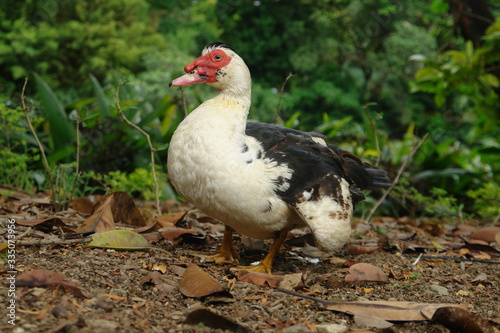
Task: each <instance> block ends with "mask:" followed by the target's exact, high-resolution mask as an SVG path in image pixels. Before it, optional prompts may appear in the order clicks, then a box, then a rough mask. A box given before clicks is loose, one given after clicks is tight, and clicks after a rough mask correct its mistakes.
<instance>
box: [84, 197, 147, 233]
mask: <svg viewBox="0 0 500 333" xmlns="http://www.w3.org/2000/svg"><path fill="white" fill-rule="evenodd" d="M115 222H120V223H124V224H130V225H134V226H144V225H146V222H145V221H144V218H143V217H142V215H141V213H140V212H139V209H137V207H136V206H135V204H134V201H133V200H132V199H131V198H130V197H129V195H128V194H127V193H125V192H115V193H110V194H108V195H106V196H104V197H103V198H102V200H101V201H100V202H99V204H98V205H97V206H96V208H95V210H94V212H93V213H92V215H91V216H90V217H89V218H87V219H86V220H85V221H84V222H83V224H82V225H81V226H80V227H79V228H78V229H77V231H78V232H96V233H97V232H103V231H109V230H114V229H116V226H115Z"/></svg>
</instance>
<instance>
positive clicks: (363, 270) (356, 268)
mask: <svg viewBox="0 0 500 333" xmlns="http://www.w3.org/2000/svg"><path fill="white" fill-rule="evenodd" d="M349 273H350V274H349V275H347V276H346V277H345V282H347V283H350V284H357V283H360V282H363V281H374V282H387V281H388V280H389V278H388V277H387V274H385V273H384V272H383V271H382V270H381V269H380V268H378V267H377V266H373V265H371V264H365V263H359V264H356V265H353V266H351V267H350V268H349Z"/></svg>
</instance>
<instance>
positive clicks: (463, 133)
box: [0, 0, 500, 219]
mask: <svg viewBox="0 0 500 333" xmlns="http://www.w3.org/2000/svg"><path fill="white" fill-rule="evenodd" d="M490 4H491V8H492V10H493V11H494V10H496V11H497V14H498V11H499V7H498V5H495V4H494V2H490ZM499 22H500V20H498V21H497V22H496V23H495V24H494V25H492V26H491V27H490V28H489V30H488V33H487V35H486V36H485V37H484V43H483V44H482V46H481V47H478V48H473V47H472V46H471V45H468V44H467V43H466V42H464V40H463V39H462V38H461V37H459V36H458V35H457V34H456V33H454V31H453V25H454V21H453V18H452V16H451V15H450V14H449V6H448V2H447V1H446V0H432V1H430V2H429V1H424V0H417V1H412V2H408V1H407V2H401V3H398V4H395V3H394V2H393V1H388V0H383V1H376V0H354V1H336V0H326V1H324V0H307V1H305V0H293V1H291V2H282V1H281V2H280V1H240V2H231V1H229V2H228V1H224V0H221V1H214V0H201V1H194V2H193V1H190V0H180V1H174V2H173V1H152V0H149V1H148V0H126V1H119V0H111V1H104V0H91V1H83V2H82V1H77V0H68V1H62V2H61V1H59V2H57V1H56V2H50V3H47V2H44V1H38V0H27V1H21V2H13V1H12V0H7V1H4V2H2V3H1V4H0V97H1V101H2V103H1V104H0V116H1V118H0V121H1V122H0V127H1V128H0V154H1V157H2V159H1V161H0V163H1V164H0V177H1V178H0V182H2V183H4V184H9V185H10V186H13V187H19V188H20V189H28V190H30V191H31V190H32V191H35V190H46V189H48V185H47V180H46V178H47V177H46V174H45V171H44V169H43V167H42V164H41V163H40V160H39V155H38V154H39V151H38V147H37V146H36V143H35V141H34V138H33V137H32V134H31V133H29V132H28V130H27V126H26V121H25V120H24V117H23V114H22V112H21V111H20V110H19V108H18V106H19V104H20V101H19V97H18V96H19V95H20V93H21V87H22V83H23V82H24V77H27V76H30V77H31V76H32V75H34V73H37V75H35V79H30V81H29V84H28V87H27V91H26V104H27V105H28V107H29V110H28V112H29V115H30V117H31V120H32V122H33V124H34V126H35V129H36V131H37V133H38V137H39V138H40V140H41V142H42V144H43V146H44V148H45V150H46V152H47V154H48V158H49V161H50V164H51V165H50V166H51V168H52V177H53V178H54V180H55V181H56V183H57V184H56V191H57V193H56V194H57V196H58V198H59V201H60V202H61V203H65V202H67V201H68V200H70V198H71V197H74V196H77V195H82V194H84V193H88V192H90V191H94V190H96V189H97V187H94V186H93V185H92V184H93V183H92V182H93V181H95V180H98V181H100V182H101V183H102V184H101V185H100V186H99V190H102V189H103V188H105V189H106V190H125V191H126V192H129V193H132V194H135V195H138V196H140V195H141V194H140V193H139V192H142V197H145V198H148V199H150V198H151V197H152V193H153V192H152V191H153V187H152V180H151V175H150V171H148V170H149V165H150V156H149V146H148V144H147V142H146V139H145V138H144V137H143V136H142V135H141V134H139V133H138V132H137V131H136V130H135V129H133V128H131V127H129V126H127V125H126V124H125V123H124V122H122V121H121V118H120V117H119V115H118V112H117V108H116V105H115V103H116V102H115V96H114V94H115V91H116V87H117V85H118V84H123V83H127V84H126V85H125V86H123V87H122V88H121V89H120V96H119V99H120V105H121V108H122V109H123V110H124V112H125V115H126V116H127V118H128V119H130V120H131V121H133V122H134V123H135V124H137V125H138V126H140V127H141V128H142V129H144V130H145V131H146V132H147V133H148V134H149V135H150V136H151V139H152V141H153V144H154V146H155V148H156V149H157V153H156V156H155V158H156V159H157V161H158V165H157V167H158V168H162V167H163V168H164V166H165V164H166V163H165V162H166V152H165V149H166V147H167V146H168V142H169V140H170V137H171V135H172V133H173V131H174V130H175V128H176V126H177V124H178V123H179V122H180V121H181V119H182V117H183V114H184V105H183V97H184V96H182V93H181V90H180V89H175V90H174V89H173V90H169V89H168V82H170V81H171V80H172V79H173V78H175V77H177V76H179V75H181V74H182V68H183V67H184V66H185V65H186V64H187V63H189V62H190V61H192V60H194V59H195V57H196V56H198V54H199V52H200V49H201V47H202V46H203V45H204V44H206V43H208V42H212V41H216V40H220V41H223V42H225V43H227V44H229V45H230V46H232V47H233V48H234V49H235V50H236V51H237V52H238V53H239V54H240V55H241V56H242V57H243V58H244V59H245V61H247V63H248V65H249V67H250V69H251V71H252V77H253V80H254V84H253V94H252V109H251V110H250V118H252V119H257V120H261V121H264V122H273V121H274V120H275V118H276V119H277V122H278V123H279V124H282V125H285V126H289V127H294V128H298V129H302V130H313V129H314V130H317V131H320V132H322V133H325V134H327V135H328V136H330V137H332V138H333V139H334V143H335V144H337V145H339V146H341V147H342V148H344V149H346V150H349V151H352V152H354V153H356V154H357V155H359V156H360V157H362V158H364V159H365V160H367V161H371V162H376V161H378V160H379V159H380V164H381V166H382V167H383V168H385V169H387V170H389V171H390V173H391V175H394V174H395V173H396V171H397V170H398V168H399V167H400V166H401V164H402V163H403V162H404V161H405V160H406V158H407V157H408V154H409V153H410V152H411V151H412V149H413V147H414V145H415V143H416V142H417V140H418V138H419V137H421V136H423V135H424V134H425V133H429V134H430V135H429V137H428V138H427V140H426V142H424V143H423V145H422V146H421V148H420V149H419V151H418V152H417V153H416V155H415V156H414V159H413V160H412V161H411V163H410V164H409V166H408V167H407V169H406V170H405V171H404V173H403V176H402V182H403V183H402V185H401V186H400V187H399V190H397V191H396V192H395V193H394V195H392V200H394V201H395V202H396V204H394V205H393V204H386V205H384V209H386V213H388V214H389V213H390V214H408V213H410V214H414V215H415V214H424V215H428V216H443V214H450V216H461V214H462V213H463V214H475V215H479V216H481V217H482V218H483V219H492V218H495V216H496V215H498V214H497V211H496V210H495V208H494V207H496V204H495V203H494V201H493V200H497V198H498V197H497V192H498V186H496V185H495V184H497V183H498V181H499V178H498V174H500V171H499V165H500V143H499V139H500V137H499V134H498V133H499V124H498V109H500V105H499V103H500V102H499V99H498V94H499V91H500V87H499V82H498V78H497V76H495V75H494V74H495V69H496V68H497V64H498V63H499V61H500V56H499V54H498V47H499V41H500V37H499V36H500V33H499V31H500V23H499ZM289 73H293V74H296V76H294V77H292V78H291V79H290V80H289V81H288V82H287V84H286V87H285V89H284V93H283V96H282V97H283V98H282V100H281V105H280V113H279V115H278V116H277V117H276V115H275V112H276V108H277V105H278V103H279V101H280V93H279V91H280V87H281V85H282V84H283V81H284V80H285V78H286V77H287V75H288V74H289ZM415 73H417V75H416V76H414V74H415ZM185 92H186V94H185V95H186V96H185V97H186V105H185V106H186V108H187V111H188V112H189V111H190V110H192V109H193V108H195V107H196V106H198V105H199V104H200V103H201V102H202V101H203V100H206V99H207V98H209V97H210V96H213V95H214V94H215V91H214V90H213V89H212V88H210V87H206V86H203V85H197V86H194V87H190V88H189V89H188V90H185ZM372 123H374V124H375V127H376V131H374V130H373V128H372ZM77 126H78V129H79V133H80V137H79V138H78V139H79V141H80V144H79V147H78V149H79V154H80V166H79V169H80V170H82V171H81V172H80V174H79V175H77V174H76V173H75V172H76V165H75V164H74V163H75V161H76V158H77V155H76V154H77V144H76V142H77V134H76V131H75V129H76V127H77ZM375 139H378V142H379V145H378V146H379V147H378V148H379V149H377V144H376V140H375ZM378 150H380V151H378ZM117 170H118V171H117ZM160 172H162V174H161V177H160V178H161V180H160V183H161V184H165V183H166V178H165V177H166V176H165V174H164V173H165V169H161V171H160ZM162 192H163V197H170V198H171V197H174V194H173V193H172V190H171V189H170V188H169V187H165V188H164V189H162ZM370 200H371V201H370ZM370 200H367V201H365V202H364V205H366V206H370V205H372V204H373V199H370ZM397 203H399V205H398V204H397ZM365 208H366V207H365ZM391 209H392V210H391Z"/></svg>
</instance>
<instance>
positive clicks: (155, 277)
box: [139, 271, 162, 286]
mask: <svg viewBox="0 0 500 333" xmlns="http://www.w3.org/2000/svg"><path fill="white" fill-rule="evenodd" d="M146 283H151V284H154V285H158V284H160V283H162V281H161V273H160V272H157V271H155V272H151V273H149V274H148V275H146V276H145V277H143V278H142V279H141V281H140V282H139V284H140V285H141V286H143V285H144V284H146Z"/></svg>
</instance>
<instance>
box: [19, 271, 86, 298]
mask: <svg viewBox="0 0 500 333" xmlns="http://www.w3.org/2000/svg"><path fill="white" fill-rule="evenodd" d="M16 285H17V286H26V287H31V288H33V287H44V288H50V289H55V288H57V287H62V288H63V289H64V290H66V291H68V290H69V291H71V292H72V293H73V295H75V296H77V297H82V298H85V296H84V295H83V294H82V292H81V290H80V289H79V288H78V286H77V285H76V284H75V283H74V282H72V281H70V280H69V279H68V278H67V277H66V276H65V275H64V274H61V273H57V272H54V271H50V270H47V269H35V270H32V271H28V272H24V273H22V274H21V275H19V276H18V277H17V279H16Z"/></svg>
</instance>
